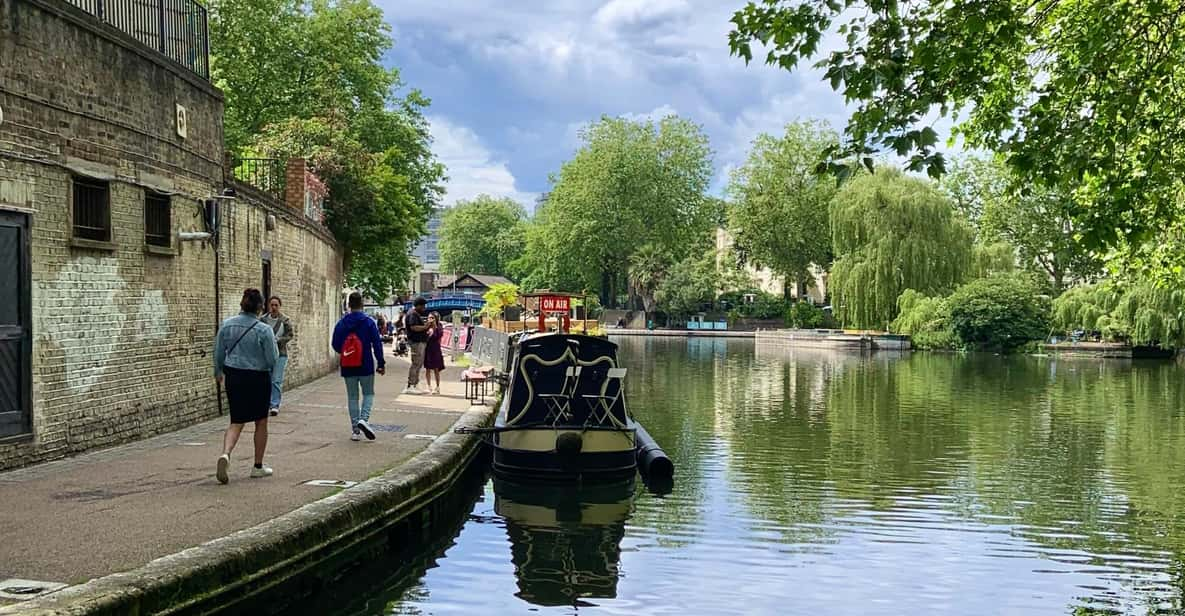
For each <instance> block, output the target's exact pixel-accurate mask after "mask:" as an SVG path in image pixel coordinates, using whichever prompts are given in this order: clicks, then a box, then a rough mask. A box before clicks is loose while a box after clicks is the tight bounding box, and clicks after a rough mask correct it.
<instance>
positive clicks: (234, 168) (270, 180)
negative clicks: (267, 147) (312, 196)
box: [231, 158, 286, 200]
mask: <svg viewBox="0 0 1185 616" xmlns="http://www.w3.org/2000/svg"><path fill="white" fill-rule="evenodd" d="M285 170H286V169H285V164H284V161H282V160H280V159H278V158H236V159H233V160H232V161H231V173H232V175H233V177H234V179H236V180H238V181H240V182H243V183H245V184H250V185H251V186H254V187H255V188H258V189H259V190H262V191H263V192H265V193H268V194H270V195H272V196H273V197H275V198H277V199H280V200H283V199H284V183H285V179H286V178H285V174H284V172H285Z"/></svg>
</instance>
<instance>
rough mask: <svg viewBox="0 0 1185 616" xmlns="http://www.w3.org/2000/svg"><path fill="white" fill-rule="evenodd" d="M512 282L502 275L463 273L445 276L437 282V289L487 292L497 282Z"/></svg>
mask: <svg viewBox="0 0 1185 616" xmlns="http://www.w3.org/2000/svg"><path fill="white" fill-rule="evenodd" d="M508 283H511V281H510V279H508V278H504V277H502V276H487V275H485V274H461V275H459V276H456V277H453V276H445V277H443V278H440V279H438V280H437V282H436V290H437V291H440V292H445V291H454V290H455V291H457V292H458V293H465V292H469V293H476V294H478V295H483V294H485V292H486V291H489V290H490V287H492V286H494V285H496V284H508Z"/></svg>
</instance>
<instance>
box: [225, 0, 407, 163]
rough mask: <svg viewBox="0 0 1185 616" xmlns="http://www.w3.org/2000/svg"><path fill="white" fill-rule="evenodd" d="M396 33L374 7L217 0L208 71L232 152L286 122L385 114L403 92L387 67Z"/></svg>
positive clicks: (342, 1) (354, 2)
mask: <svg viewBox="0 0 1185 616" xmlns="http://www.w3.org/2000/svg"><path fill="white" fill-rule="evenodd" d="M390 31H391V28H390V26H388V25H387V23H386V21H385V20H384V19H383V12H382V9H380V8H379V7H377V6H375V5H374V3H373V2H371V0H333V1H330V0H312V1H309V0H212V1H211V2H210V50H211V52H212V54H213V59H212V61H211V67H210V68H211V76H212V79H213V81H214V83H215V85H217V86H218V87H219V88H221V89H222V91H223V93H224V95H225V97H226V118H225V126H224V131H225V134H226V143H227V146H228V147H229V149H230V150H232V151H236V150H239V149H241V148H243V147H246V146H248V145H249V144H250V142H251V140H252V138H253V137H254V136H255V135H257V134H259V133H260V132H261V131H262V130H263V129H264V128H265V127H267V126H268V125H271V124H275V123H277V122H281V121H283V120H286V119H288V118H310V117H313V116H316V115H319V114H321V113H322V112H323V111H324V110H326V109H335V110H338V111H340V112H343V113H349V112H353V111H361V110H372V109H382V108H383V107H384V105H386V104H387V103H389V102H390V100H389V95H390V93H391V92H393V91H395V90H397V89H399V87H400V86H401V85H402V84H401V82H400V79H399V72H398V71H397V70H395V69H390V68H386V67H384V66H383V64H382V59H383V56H384V55H385V54H386V53H387V51H388V50H389V49H390V48H391V37H390ZM412 96H413V97H415V96H418V93H414V92H413V93H412Z"/></svg>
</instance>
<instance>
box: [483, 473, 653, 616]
mask: <svg viewBox="0 0 1185 616" xmlns="http://www.w3.org/2000/svg"><path fill="white" fill-rule="evenodd" d="M633 487H634V485H633V480H632V479H630V480H628V481H626V482H619V483H613V484H599V485H586V486H581V487H576V486H571V487H569V486H556V485H554V484H548V485H539V484H536V485H530V484H521V483H512V482H509V481H506V480H504V479H498V478H495V479H494V510H495V511H496V512H497V513H498V515H500V516H502V518H504V519H505V521H506V533H507V535H508V536H509V537H510V543H511V560H512V562H513V563H514V569H515V576H516V577H517V578H518V587H519V592H518V593H517V596H518V597H519V598H521V599H523V600H524V601H528V602H530V603H532V604H535V605H540V606H561V605H572V606H580V605H589V604H588V603H586V602H585V599H612V598H615V597H616V596H617V580H618V577H619V574H620V572H619V567H620V561H621V540H622V537H624V536H625V523H626V520H628V519H629V515H630V510H631V509H630V508H631V505H632V500H631V496H632V494H633Z"/></svg>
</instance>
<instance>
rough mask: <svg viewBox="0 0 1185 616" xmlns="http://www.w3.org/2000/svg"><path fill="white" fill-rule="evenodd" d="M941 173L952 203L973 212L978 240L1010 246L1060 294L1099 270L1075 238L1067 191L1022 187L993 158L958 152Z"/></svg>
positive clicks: (1093, 257) (1090, 253)
mask: <svg viewBox="0 0 1185 616" xmlns="http://www.w3.org/2000/svg"><path fill="white" fill-rule="evenodd" d="M956 169H957V171H956V172H955V173H952V174H951V175H948V176H946V177H944V178H943V181H942V187H943V189H944V191H945V192H946V193H947V194H949V195H951V196H952V199H953V200H954V201H955V203H956V207H958V208H959V209H961V210H963V211H965V212H967V213H968V214H969V215H972V216H974V217H975V218H974V220H975V221H976V222H977V224H978V229H979V240H980V241H981V242H984V243H989V244H990V243H993V242H1005V243H1008V244H1010V245H1012V246H1014V247H1015V248H1016V254H1017V256H1018V257H1019V259H1020V262H1021V264H1023V265H1024V267H1026V268H1034V269H1036V270H1037V271H1039V272H1041V273H1043V274H1044V275H1045V276H1046V277H1047V278H1048V279H1049V281H1050V284H1051V285H1052V286H1053V292H1054V294H1055V295H1056V294H1060V293H1061V292H1062V291H1063V290H1064V289H1065V288H1066V286H1067V285H1068V284H1070V283H1073V282H1088V281H1090V280H1091V279H1092V278H1094V277H1096V276H1098V275H1099V273H1101V271H1102V263H1101V261H1100V259H1099V258H1098V257H1097V256H1096V255H1095V254H1094V253H1093V251H1091V250H1088V249H1087V248H1086V246H1085V245H1083V244H1082V242H1080V241H1079V239H1078V237H1077V236H1078V233H1079V225H1078V224H1077V223H1075V221H1074V205H1073V197H1072V195H1070V194H1068V193H1064V192H1061V191H1056V190H1051V189H1047V188H1042V187H1039V186H1038V187H1032V186H1029V187H1022V186H1021V185H1020V184H1019V182H1018V178H1016V177H1014V176H1012V175H1011V172H1010V171H1009V169H1008V168H1007V167H1006V166H1004V165H1003V163H1001V162H1000V161H999V160H997V159H991V158H972V157H969V158H963V159H961V160H960V161H959V164H958V166H957V167H956Z"/></svg>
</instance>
